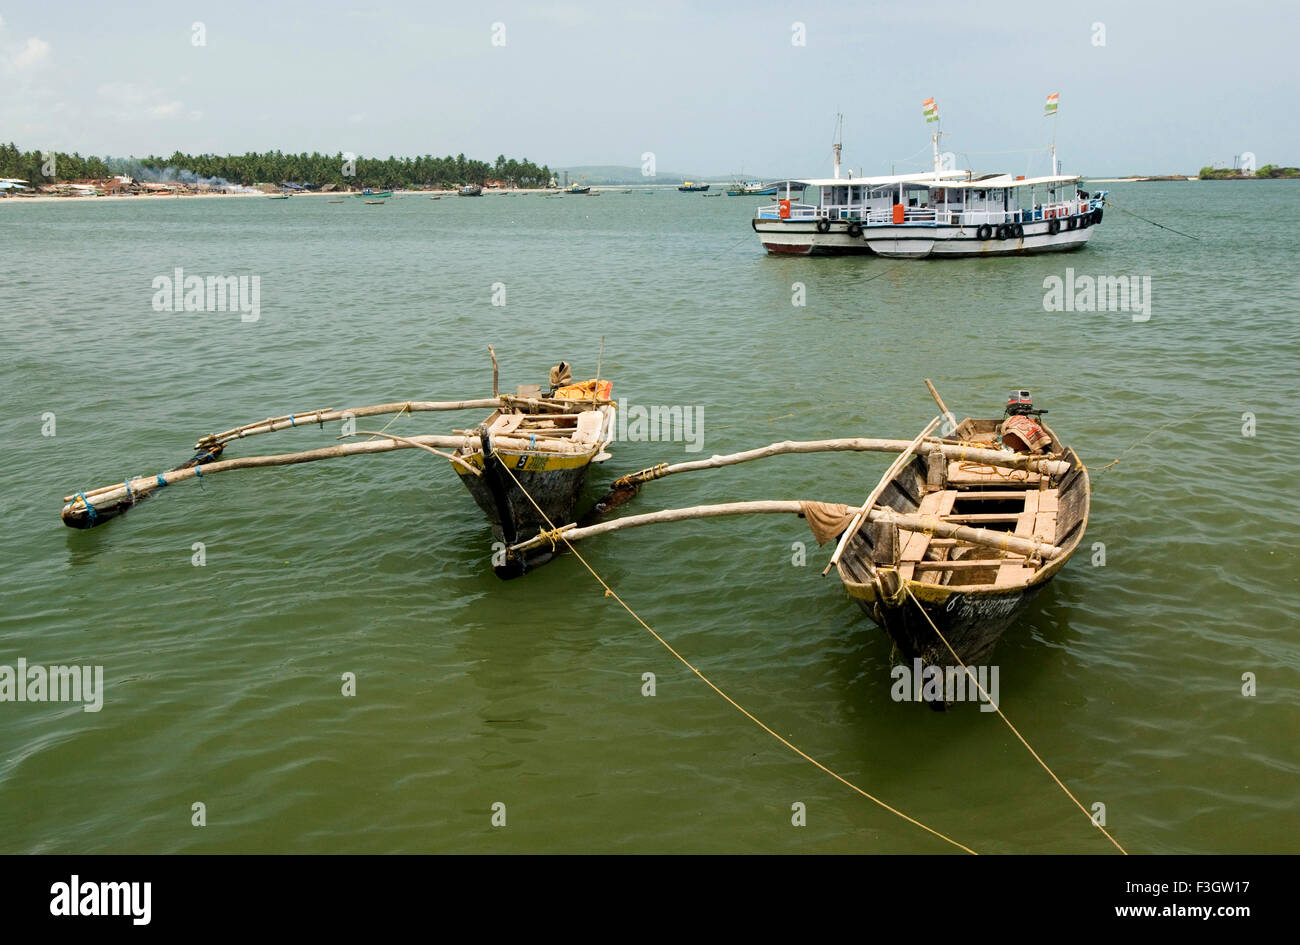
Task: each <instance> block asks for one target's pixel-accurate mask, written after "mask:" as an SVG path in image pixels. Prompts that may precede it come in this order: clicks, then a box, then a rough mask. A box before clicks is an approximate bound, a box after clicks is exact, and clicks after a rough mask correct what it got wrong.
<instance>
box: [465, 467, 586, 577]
mask: <svg viewBox="0 0 1300 945" xmlns="http://www.w3.org/2000/svg"><path fill="white" fill-rule="evenodd" d="M462 458H463V459H464V460H465V461H466V462H468V463H469V464H470V465H471V466H473V467H475V468H476V469H479V470H481V471H482V475H480V476H475V475H474V474H473V473H470V472H469V471H467V470H466V469H464V468H463V467H461V466H459V465H456V472H457V474H458V475H459V476H460V481H461V482H462V483H464V484H465V488H466V489H467V490H468V491H469V494H470V495H471V496H472V497H473V499H474V501H475V503H477V504H478V507H479V508H480V509H482V510H483V513H484V515H485V516H486V517H487V520H488V522H489V523H490V524H491V525H492V536H493V540H494V541H495V542H500V543H502V544H504V545H512V544H515V543H516V542H519V541H523V540H525V539H527V538H532V537H533V536H534V535H536V534H537V533H538V532H540V531H543V530H546V529H549V528H551V525H550V524H549V523H548V521H547V520H548V519H549V520H550V522H553V523H554V524H555V525H556V526H559V525H563V524H565V523H567V522H571V521H573V517H574V516H573V510H574V508H575V507H576V506H577V504H578V497H579V496H580V495H581V493H582V487H583V486H584V485H585V484H586V480H587V470H588V469H589V468H590V466H591V462H592V454H590V453H582V454H545V453H536V452H527V451H523V452H518V451H516V452H511V451H509V450H495V451H494V455H493V458H492V459H491V460H490V461H489V462H488V463H487V465H486V466H485V465H484V461H483V454H482V453H481V452H480V453H472V454H470V455H468V456H464V457H462ZM503 463H504V464H505V465H506V466H508V467H509V470H508V471H507V470H506V469H504V468H502V464H503ZM516 480H517V481H516ZM529 496H531V497H532V500H531V501H530V500H529ZM534 502H536V505H534V504H533V503H534ZM539 508H540V510H541V511H540V512H539V511H538V509H539ZM492 552H493V554H492V570H493V571H494V572H496V574H497V576H498V577H503V578H510V577H517V576H518V575H520V574H524V573H526V572H528V571H530V570H532V569H533V568H536V567H538V566H540V565H542V564H544V563H546V562H547V561H549V560H550V559H551V558H552V557H553V555H554V552H553V551H551V550H550V549H535V550H533V551H530V552H527V553H526V554H525V555H524V557H522V558H513V557H512V558H511V559H510V560H506V557H505V555H504V553H503V549H501V548H493V549H492Z"/></svg>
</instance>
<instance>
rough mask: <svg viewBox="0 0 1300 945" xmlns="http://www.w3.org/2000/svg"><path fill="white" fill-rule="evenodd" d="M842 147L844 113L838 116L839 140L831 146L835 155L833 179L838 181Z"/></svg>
mask: <svg viewBox="0 0 1300 945" xmlns="http://www.w3.org/2000/svg"><path fill="white" fill-rule="evenodd" d="M843 147H844V113H843V112H841V113H840V115H839V140H837V141H836V142H835V143H834V144H832V145H831V150H832V151H833V152H834V154H835V179H836V180H839V179H840V149H841V148H843Z"/></svg>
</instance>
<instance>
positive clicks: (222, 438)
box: [194, 394, 612, 450]
mask: <svg viewBox="0 0 1300 945" xmlns="http://www.w3.org/2000/svg"><path fill="white" fill-rule="evenodd" d="M597 403H598V404H608V403H612V401H609V400H600V401H597ZM516 406H518V407H533V408H538V409H541V410H552V411H557V412H559V413H575V412H580V411H582V410H585V409H587V407H586V406H585V402H584V404H579V403H577V402H576V401H569V402H558V403H557V402H554V401H544V400H539V399H537V398H534V397H515V396H513V395H510V394H505V395H502V396H497V397H483V398H480V399H478V400H405V401H396V402H394V403H388V404H371V405H370V406H367V407H345V408H343V409H341V410H340V409H333V408H332V409H328V410H311V411H308V412H307V413H290V414H285V415H284V416H283V417H269V418H267V419H266V420H258V421H256V422H254V423H247V424H244V425H243V426H242V427H234V428H233V429H230V430H225V431H222V432H221V433H209V434H208V435H207V436H205V437H203V438H202V439H200V440H199V441H198V442H197V443H195V444H194V448H195V449H198V450H210V449H213V448H215V447H221V446H225V445H226V444H227V443H229V442H230V441H231V440H238V439H242V438H244V437H246V436H256V435H258V434H260V433H274V432H275V431H277V430H287V429H289V428H290V427H298V426H305V425H309V424H313V423H314V424H317V425H319V424H322V423H328V422H330V421H334V420H343V419H347V418H349V417H352V418H356V417H374V416H378V415H380V414H385V413H423V412H427V411H438V410H492V409H495V408H498V407H516Z"/></svg>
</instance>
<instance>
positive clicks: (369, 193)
mask: <svg viewBox="0 0 1300 945" xmlns="http://www.w3.org/2000/svg"><path fill="white" fill-rule="evenodd" d="M352 196H353V197H391V196H393V192H392V191H391V190H371V189H370V188H366V189H365V190H363V191H361V192H360V193H355V194H353V195H352Z"/></svg>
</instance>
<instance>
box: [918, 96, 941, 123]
mask: <svg viewBox="0 0 1300 945" xmlns="http://www.w3.org/2000/svg"><path fill="white" fill-rule="evenodd" d="M921 111H922V112H924V113H925V120H926V121H938V120H939V106H938V105H936V104H935V101H934V99H933V98H927V99H926V100H925V101H924V102H922V103H921Z"/></svg>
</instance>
